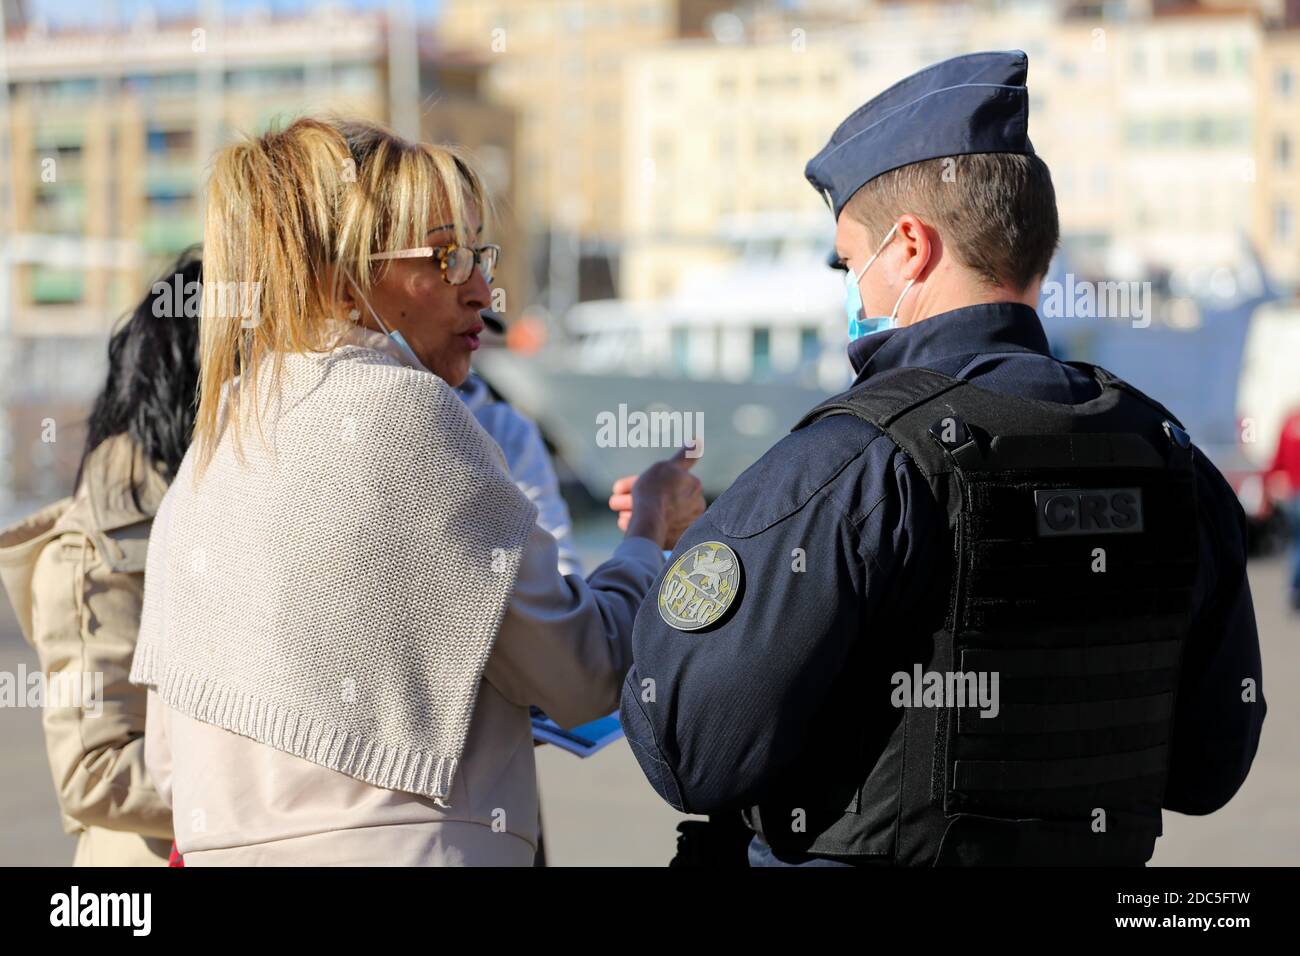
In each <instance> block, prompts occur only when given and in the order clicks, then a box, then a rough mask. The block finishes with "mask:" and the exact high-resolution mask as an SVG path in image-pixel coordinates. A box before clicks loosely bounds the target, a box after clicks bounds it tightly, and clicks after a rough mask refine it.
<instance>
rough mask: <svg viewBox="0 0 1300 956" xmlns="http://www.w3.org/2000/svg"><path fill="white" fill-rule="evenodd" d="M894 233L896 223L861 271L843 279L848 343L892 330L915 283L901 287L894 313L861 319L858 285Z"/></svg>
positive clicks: (860, 294) (913, 281) (860, 292)
mask: <svg viewBox="0 0 1300 956" xmlns="http://www.w3.org/2000/svg"><path fill="white" fill-rule="evenodd" d="M896 232H898V223H894V226H893V228H892V229H890V230H889V232H887V233H885V238H884V239H882V240H880V245H878V246H876V251H875V252H873V253H872V254H871V258H870V259H868V260H867V264H866V265H864V266H863V267H862V271H861V272H859V273H858V274H857V275H854V274H853V270H852V269H850V270H849V272H848V275H846V276H845V277H844V280H845V286H846V289H845V296H844V311H845V314H846V315H847V317H848V320H849V341H850V342H852V341H855V340H856V339H860V338H862V337H863V336H864V335H870V334H871V333H872V332H884V331H885V330H886V329H892V328H893V327H894V323H895V322H896V321H898V309H899V307H900V306H901V305H902V304H903V299H904V298H905V297H906V295H907V293H908V290H910V289H911V288H912V284H913V283H915V282H916V279H915V278H912V279H908V280H907V285H905V286H903V291H902V292H901V293H899V296H898V301H897V302H895V303H894V311H893V312H891V313H890V314H889V315H887V316H884V315H881V316H873V317H871V318H864V317H863V315H862V289H861V288H860V286H859V284H860V283H861V282H862V277H863V276H864V275H866V274H867V270H868V269H870V268H871V263H873V262H875V261H876V259H877V258H878V257H879V256H880V253H881V252H883V251H884V249H885V246H887V245H889V240H891V239H893V238H894V233H896Z"/></svg>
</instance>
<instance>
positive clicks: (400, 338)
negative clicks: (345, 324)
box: [348, 276, 425, 368]
mask: <svg viewBox="0 0 1300 956" xmlns="http://www.w3.org/2000/svg"><path fill="white" fill-rule="evenodd" d="M348 281H349V282H351V283H352V288H353V289H354V290H355V291H356V294H357V296H358V297H359V298H360V299H361V302H362V304H363V305H364V306H365V307H366V311H367V312H369V313H370V314H371V315H372V316H373V317H374V320H375V321H376V322H378V323H379V327H380V328H381V329H383V330H384V334H385V335H386V336H388V338H389V339H390V340H391V341H392V342H393V343H394V344H396V345H397V347H398V348H400V349H401V350H402V351H403V352H404V353H406V356H407V358H409V359H410V360H411V361H413V362H414V363H415V364H416V366H417V367H418V368H424V367H425V366H424V363H423V362H422V361H420V357H419V356H418V355H416V354H415V349H413V348H411V346H410V344H409V343H408V342H407V341H406V336H404V335H402V333H401V332H394V331H393V330H392V329H390V328H389V327H388V325H387V324H386V323H385V322H384V320H383V319H381V318H380V317H379V313H378V312H376V311H375V309H374V306H372V305H371V304H370V300H369V299H367V298H366V297H365V296H364V295H362V294H361V289H360V287H358V286H357V284H356V282H353V280H352V277H351V276H348ZM353 311H356V310H355V309H354V310H353Z"/></svg>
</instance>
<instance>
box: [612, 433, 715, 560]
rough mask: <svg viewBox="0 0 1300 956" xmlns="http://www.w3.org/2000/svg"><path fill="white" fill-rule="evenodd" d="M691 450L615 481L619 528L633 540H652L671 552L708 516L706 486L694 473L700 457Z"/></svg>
mask: <svg viewBox="0 0 1300 956" xmlns="http://www.w3.org/2000/svg"><path fill="white" fill-rule="evenodd" d="M688 450H689V446H688V447H687V448H683V449H681V450H680V451H678V452H677V454H675V455H673V457H671V458H668V459H666V460H664V461H659V462H655V463H654V464H653V465H651V466H650V467H649V468H647V469H646V470H645V471H643V472H641V474H639V475H628V476H627V477H625V478H620V479H619V480H618V481H616V482H614V488H613V494H611V495H610V498H609V507H610V509H611V510H613V511H616V512H618V526H619V528H621V529H622V530H624V531H626V532H627V533H628V536H629V537H631V536H634V535H635V536H637V537H642V538H649V539H650V540H651V541H657V542H658V543H659V546H660V547H661V548H663V549H664V550H665V551H671V550H672V548H673V546H674V545H676V544H677V539H678V538H680V537H681V536H682V532H684V531H685V530H686V529H687V528H688V527H690V525H691V522H693V521H694V520H695V519H696V518H698V517H699V516H700V515H702V514H704V486H703V485H702V484H700V479H698V478H696V477H695V476H694V475H692V474H691V471H690V469H691V466H692V465H694V464H695V462H696V458H688V457H687V455H686V452H687V451H688ZM697 457H698V456H697Z"/></svg>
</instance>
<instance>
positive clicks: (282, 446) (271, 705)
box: [131, 119, 703, 866]
mask: <svg viewBox="0 0 1300 956" xmlns="http://www.w3.org/2000/svg"><path fill="white" fill-rule="evenodd" d="M488 212H489V204H488V200H487V196H486V194H485V192H484V189H483V186H482V183H481V181H480V179H479V177H478V175H477V174H476V173H475V171H474V170H473V168H472V166H471V165H470V164H469V163H468V162H467V161H466V159H465V158H464V157H463V156H461V155H460V154H458V153H457V152H456V151H455V150H453V149H447V148H438V147H432V146H426V145H417V144H412V143H408V142H406V141H403V140H401V139H399V138H398V137H396V136H394V135H393V134H392V133H390V132H388V131H386V130H384V129H382V128H379V127H376V126H370V125H367V124H356V123H348V124H339V123H330V122H322V121H318V120H310V119H303V120H298V121H297V122H295V123H293V124H292V125H290V126H289V127H288V128H286V129H285V130H283V131H280V132H271V133H268V134H266V135H265V136H263V137H261V138H260V139H257V140H252V141H246V142H242V143H238V144H236V145H232V146H229V147H227V148H225V149H223V150H222V151H221V152H220V153H218V155H217V156H216V158H215V161H214V164H213V172H212V178H211V182H210V185H209V189H208V197H207V216H206V226H205V233H204V256H205V259H204V272H205V275H206V276H207V283H208V285H207V288H206V289H205V301H204V312H203V317H202V322H201V370H200V375H201V386H200V397H199V409H198V418H197V422H196V427H195V443H194V445H193V447H192V448H191V450H190V452H189V454H188V455H187V456H186V458H185V461H184V463H183V464H182V466H181V469H180V473H179V475H178V476H177V480H176V482H175V483H174V484H173V486H172V488H171V490H170V492H169V493H168V495H167V497H166V498H165V499H164V501H163V503H162V506H161V507H160V509H159V513H158V518H157V520H156V522H155V525H154V531H153V535H152V536H151V539H150V544H149V557H148V567H147V573H146V582H147V584H146V590H145V599H144V610H143V615H142V622H141V632H140V640H139V649H138V651H137V653H136V657H135V661H134V665H133V668H132V675H131V676H132V680H133V681H135V682H137V683H142V684H145V685H147V686H149V688H150V693H149V716H148V723H147V730H146V759H147V763H148V767H149V771H150V774H151V775H152V777H153V780H154V782H155V784H156V785H157V787H158V789H159V791H160V793H161V794H162V795H163V797H164V799H165V800H167V801H168V802H169V803H170V805H171V807H172V812H173V821H174V824H175V829H176V841H177V846H178V848H179V849H180V851H181V852H182V853H183V854H184V856H185V861H186V864H187V865H189V866H203V865H230V864H234V865H246V864H271V865H283V864H313V865H315V864H358V865H373V864H393V865H462V864H488V865H519V866H527V865H530V864H531V863H532V860H533V852H534V844H535V842H536V835H537V820H538V814H537V787H536V772H535V765H534V762H533V746H532V740H531V732H530V722H529V717H528V707H529V705H530V704H536V705H537V706H539V707H542V708H543V709H544V710H545V711H546V712H547V713H548V714H550V715H551V716H552V717H553V718H555V719H556V720H558V721H560V722H562V723H566V724H570V725H571V724H575V723H580V722H583V721H586V720H590V719H593V718H595V717H597V716H599V715H601V714H604V713H608V712H609V711H611V710H613V709H614V707H615V706H616V705H617V702H618V693H619V686H620V683H621V680H622V678H623V676H624V674H625V672H626V670H627V668H628V666H629V664H630V654H629V638H630V636H631V631H632V623H633V618H634V617H635V614H636V611H637V608H638V606H639V604H640V602H641V600H642V598H643V597H644V596H645V594H646V592H647V590H648V589H649V587H650V586H651V584H652V583H653V581H654V579H655V577H656V575H657V574H658V571H659V569H660V567H661V564H662V560H663V559H662V551H663V549H665V548H669V547H671V546H672V544H673V542H674V541H675V540H676V538H677V537H678V535H679V534H680V533H681V532H682V530H684V528H685V527H686V526H687V525H688V524H689V523H690V522H691V521H692V520H693V519H694V518H695V517H697V516H698V515H699V514H700V513H701V512H702V511H703V499H702V495H701V492H700V485H699V482H698V480H697V479H695V478H694V477H693V476H691V475H690V474H689V472H688V471H687V469H686V467H685V464H686V460H685V459H683V458H680V457H679V458H677V459H675V460H674V461H670V462H661V463H660V464H658V465H655V466H653V467H652V468H650V469H649V470H647V471H646V472H645V473H643V474H642V475H641V476H640V477H639V478H638V479H637V481H636V483H635V485H634V486H633V489H632V498H633V502H632V513H631V516H630V519H627V521H626V523H627V529H626V530H627V536H626V538H625V539H624V541H623V542H622V544H620V545H619V547H618V548H617V549H616V551H615V553H614V555H613V557H612V558H611V559H610V560H609V561H608V562H606V563H605V564H603V565H601V567H599V568H597V569H596V570H595V571H594V572H593V573H592V574H591V575H590V576H589V577H588V578H587V579H586V580H583V579H582V578H580V577H577V576H568V577H562V576H561V575H560V574H559V572H558V571H557V570H556V545H555V541H554V539H553V538H552V537H551V536H550V535H549V534H547V533H546V532H545V531H543V530H541V529H540V528H539V527H538V526H537V524H536V511H535V509H534V508H533V506H532V505H531V504H530V503H529V502H528V500H527V499H526V498H525V497H524V495H523V494H522V493H521V492H520V491H519V490H518V489H517V488H516V487H515V485H514V484H513V483H512V482H511V480H510V477H509V475H508V474H507V473H506V471H505V469H504V463H503V460H502V456H501V452H500V449H499V448H498V447H497V446H496V445H495V444H493V442H492V441H491V440H490V439H489V438H488V437H487V435H486V434H485V433H484V432H483V430H482V429H481V428H480V427H479V425H478V424H477V423H476V422H475V421H474V418H473V416H472V415H471V414H470V412H469V411H468V410H467V409H466V408H465V406H464V404H463V403H462V402H461V401H460V400H459V399H458V398H457V397H456V395H455V393H454V392H453V391H452V389H453V388H454V387H455V386H456V385H459V384H460V383H461V382H462V381H463V380H464V379H465V377H466V375H467V374H468V372H469V364H470V356H471V354H472V353H473V351H474V350H475V349H476V348H477V347H478V335H479V332H480V331H481V329H482V321H481V319H480V318H479V312H480V310H482V309H485V308H487V306H488V297H489V274H490V272H491V269H492V266H493V265H494V264H495V260H496V256H497V250H496V248H495V247H494V246H490V245H485V244H484V243H483V242H482V236H483V234H484V230H485V217H486V216H487V215H488ZM214 283H222V285H221V286H220V287H215V286H214V285H213V284H214ZM218 291H220V292H221V293H222V294H221V295H218V294H217V292H218ZM236 302H237V303H239V308H232V304H234V303H236ZM250 306H252V307H250Z"/></svg>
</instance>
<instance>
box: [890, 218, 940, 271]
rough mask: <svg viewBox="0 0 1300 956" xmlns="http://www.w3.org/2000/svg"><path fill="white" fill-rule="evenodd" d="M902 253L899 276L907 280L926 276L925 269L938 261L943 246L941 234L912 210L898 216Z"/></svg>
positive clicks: (900, 250) (900, 251)
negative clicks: (913, 213)
mask: <svg viewBox="0 0 1300 956" xmlns="http://www.w3.org/2000/svg"><path fill="white" fill-rule="evenodd" d="M895 241H896V242H898V244H899V253H901V259H900V260H899V261H900V262H901V265H900V267H899V277H900V278H901V279H902V281H904V282H907V281H909V280H911V279H916V280H917V281H918V282H919V281H920V280H921V279H923V278H924V277H925V270H926V269H927V268H928V267H929V266H930V265H932V264H933V263H935V262H937V261H938V257H939V252H940V250H941V248H942V246H941V243H940V240H939V234H938V232H936V231H935V230H934V227H932V226H928V225H926V224H925V223H924V222H923V221H921V220H920V219H918V218H917V217H916V216H914V215H912V214H911V213H910V212H908V213H903V215H901V216H899V217H898V238H897V239H896V240H895Z"/></svg>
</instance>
